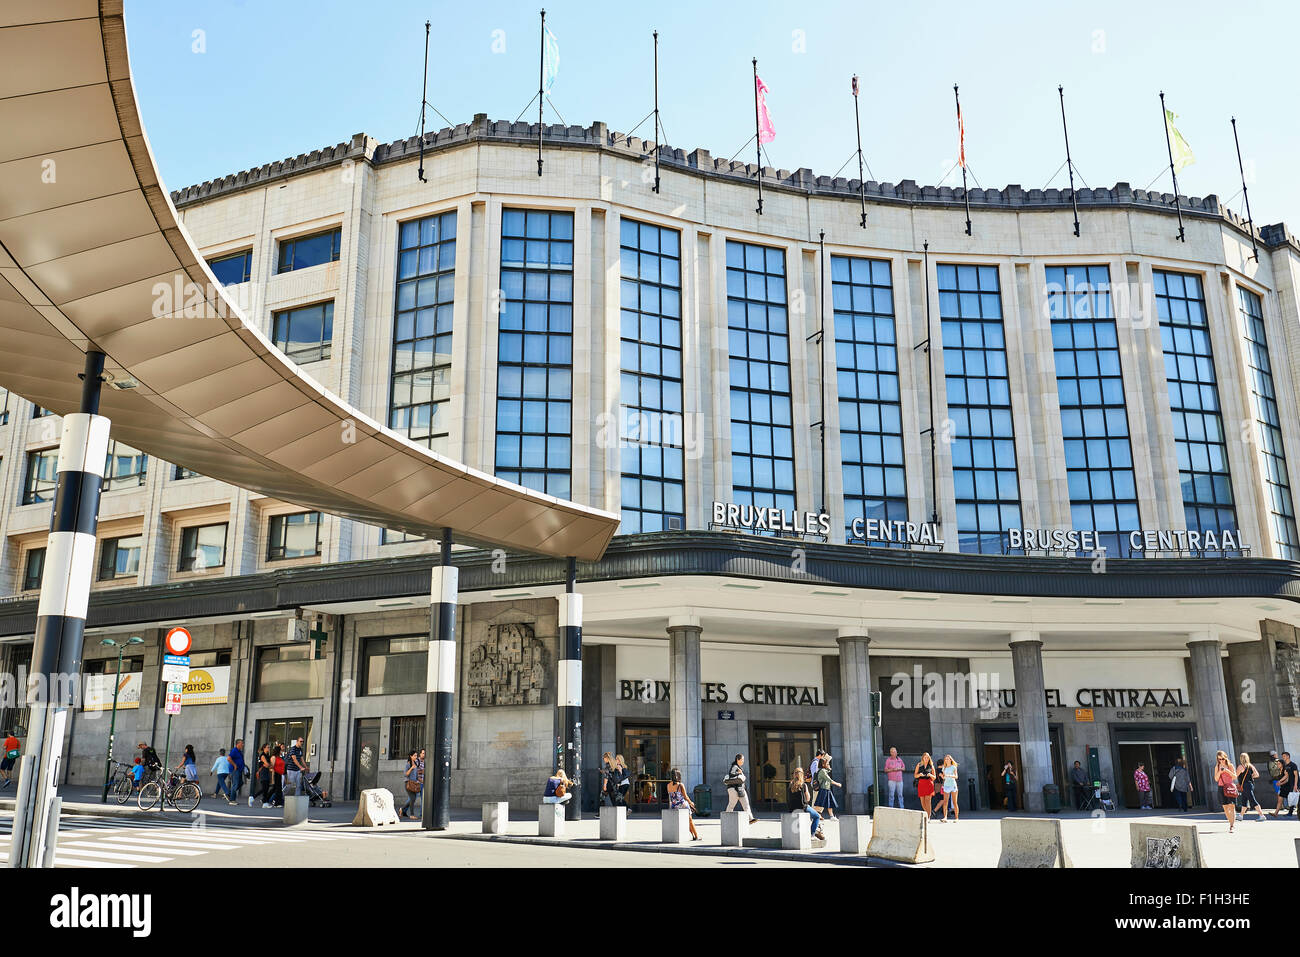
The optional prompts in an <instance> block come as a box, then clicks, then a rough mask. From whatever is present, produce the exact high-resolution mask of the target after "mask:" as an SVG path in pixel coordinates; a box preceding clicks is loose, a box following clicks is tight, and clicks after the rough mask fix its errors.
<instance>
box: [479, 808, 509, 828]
mask: <svg viewBox="0 0 1300 957" xmlns="http://www.w3.org/2000/svg"><path fill="white" fill-rule="evenodd" d="M509 824H510V803H509V802H508V801H484V802H483V833H484V834H504V833H505V832H506V828H507V827H508V826H509Z"/></svg>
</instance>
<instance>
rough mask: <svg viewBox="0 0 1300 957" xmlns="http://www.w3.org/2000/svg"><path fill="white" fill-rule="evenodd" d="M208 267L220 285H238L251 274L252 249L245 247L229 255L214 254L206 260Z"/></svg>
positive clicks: (246, 280) (245, 280)
mask: <svg viewBox="0 0 1300 957" xmlns="http://www.w3.org/2000/svg"><path fill="white" fill-rule="evenodd" d="M208 268H209V269H211V270H212V275H213V276H215V277H216V279H217V282H219V283H221V285H223V286H238V285H239V284H240V283H244V282H248V280H249V278H250V277H251V276H252V275H253V251H252V250H251V249H245V250H244V251H243V252H238V253H232V254H230V255H229V256H216V257H214V258H212V259H209V260H208Z"/></svg>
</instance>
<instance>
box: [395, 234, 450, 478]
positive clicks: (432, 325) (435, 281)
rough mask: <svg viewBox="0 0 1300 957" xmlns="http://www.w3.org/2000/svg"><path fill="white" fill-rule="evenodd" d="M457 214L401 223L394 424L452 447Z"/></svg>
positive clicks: (434, 444)
mask: <svg viewBox="0 0 1300 957" xmlns="http://www.w3.org/2000/svg"><path fill="white" fill-rule="evenodd" d="M455 285H456V214H455V212H448V213H438V214H436V215H433V216H425V217H424V218H423V219H413V220H410V221H409V222H405V223H402V224H401V225H400V226H398V231H397V290H396V294H395V298H394V301H393V303H394V304H393V362H392V370H391V373H392V374H391V378H390V384H389V403H388V425H389V428H391V429H393V430H394V431H395V432H398V433H401V434H403V435H405V436H407V437H408V438H409V439H410V440H411V441H412V442H415V443H417V444H419V445H425V446H428V447H429V448H431V449H433V450H434V451H435V452H443V453H445V452H446V451H447V428H448V427H447V412H448V408H449V403H450V401H451V329H452V310H453V298H454V295H455Z"/></svg>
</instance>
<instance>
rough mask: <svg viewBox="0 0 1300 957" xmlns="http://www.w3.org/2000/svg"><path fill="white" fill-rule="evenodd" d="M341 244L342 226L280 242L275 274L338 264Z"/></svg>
mask: <svg viewBox="0 0 1300 957" xmlns="http://www.w3.org/2000/svg"><path fill="white" fill-rule="evenodd" d="M342 244H343V227H342V226H335V227H334V228H333V229H326V230H324V231H322V232H319V233H311V234H310V235H307V236H298V237H296V238H294V239H284V240H281V241H280V257H279V259H278V260H277V265H276V273H277V274H278V273H285V272H293V271H294V270H295V269H307V268H309V267H311V266H319V265H322V264H324V263H327V262H338V259H339V254H340V251H341V249H342ZM327 256H328V257H329V258H328V259H327V258H326V257H327Z"/></svg>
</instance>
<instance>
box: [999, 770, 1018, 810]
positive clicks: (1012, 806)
mask: <svg viewBox="0 0 1300 957" xmlns="http://www.w3.org/2000/svg"><path fill="white" fill-rule="evenodd" d="M1019 782H1020V775H1018V774H1016V766H1015V765H1014V764H1012V763H1011V762H1010V761H1008V762H1006V764H1004V765H1002V786H1003V788H1004V789H1005V792H1006V796H1007V810H1008V811H1011V812H1013V813H1014V812H1015V811H1016V810H1017V807H1016V792H1017V791H1018V790H1019Z"/></svg>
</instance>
